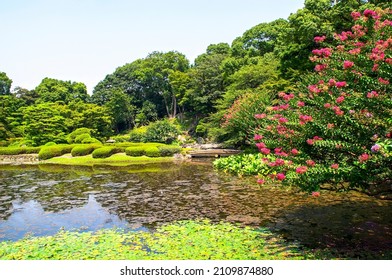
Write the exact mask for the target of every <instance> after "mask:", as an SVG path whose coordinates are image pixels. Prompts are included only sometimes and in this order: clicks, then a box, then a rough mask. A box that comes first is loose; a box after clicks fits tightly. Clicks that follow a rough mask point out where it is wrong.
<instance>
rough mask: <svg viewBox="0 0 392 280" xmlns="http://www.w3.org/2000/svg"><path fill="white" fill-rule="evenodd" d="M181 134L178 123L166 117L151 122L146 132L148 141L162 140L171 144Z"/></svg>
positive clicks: (161, 141)
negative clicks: (175, 123)
mask: <svg viewBox="0 0 392 280" xmlns="http://www.w3.org/2000/svg"><path fill="white" fill-rule="evenodd" d="M179 134H180V132H179V130H178V128H177V126H176V125H174V124H173V123H171V122H170V121H169V120H167V119H164V120H162V121H157V122H154V123H152V124H150V125H149V126H148V127H147V130H146V134H145V141H146V142H160V143H167V144H170V143H172V142H173V141H174V140H176V139H177V136H178V135H179Z"/></svg>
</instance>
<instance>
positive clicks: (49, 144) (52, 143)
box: [44, 142, 57, 146]
mask: <svg viewBox="0 0 392 280" xmlns="http://www.w3.org/2000/svg"><path fill="white" fill-rule="evenodd" d="M54 145H57V144H56V142H48V143H46V144H45V145H44V146H54Z"/></svg>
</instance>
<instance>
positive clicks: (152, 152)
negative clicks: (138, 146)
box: [145, 147, 161, 157]
mask: <svg viewBox="0 0 392 280" xmlns="http://www.w3.org/2000/svg"><path fill="white" fill-rule="evenodd" d="M145 152H146V156H148V157H160V156H161V153H160V151H159V149H158V147H150V148H146V150H145Z"/></svg>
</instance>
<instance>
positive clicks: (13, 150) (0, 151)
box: [0, 147, 41, 155]
mask: <svg viewBox="0 0 392 280" xmlns="http://www.w3.org/2000/svg"><path fill="white" fill-rule="evenodd" d="M40 150H41V147H0V155H21V154H36V153H38V152H39V151H40Z"/></svg>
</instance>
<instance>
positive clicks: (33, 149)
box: [25, 147, 41, 154]
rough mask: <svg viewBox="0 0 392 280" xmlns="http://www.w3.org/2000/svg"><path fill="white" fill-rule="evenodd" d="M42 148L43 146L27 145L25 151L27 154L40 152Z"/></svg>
mask: <svg viewBox="0 0 392 280" xmlns="http://www.w3.org/2000/svg"><path fill="white" fill-rule="evenodd" d="M40 150H41V147H26V148H25V153H26V154H38V153H39V151H40Z"/></svg>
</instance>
